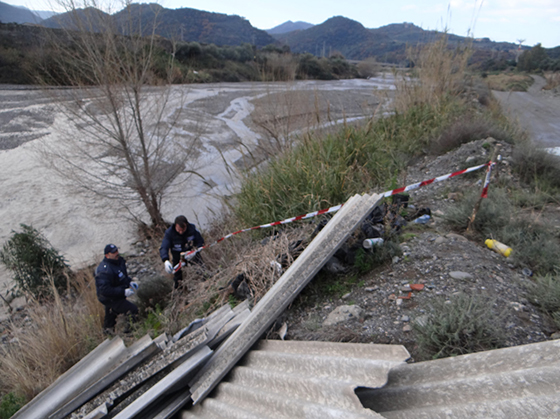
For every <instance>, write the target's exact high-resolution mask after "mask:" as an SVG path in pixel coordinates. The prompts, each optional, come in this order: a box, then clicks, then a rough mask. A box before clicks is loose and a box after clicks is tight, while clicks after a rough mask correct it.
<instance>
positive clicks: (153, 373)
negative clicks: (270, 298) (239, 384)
mask: <svg viewBox="0 0 560 419" xmlns="http://www.w3.org/2000/svg"><path fill="white" fill-rule="evenodd" d="M249 314H250V310H249V304H248V302H244V303H242V304H240V305H238V306H237V307H235V308H234V309H233V310H232V309H231V308H230V306H229V305H226V306H224V307H222V308H220V309H218V310H216V311H215V312H213V313H212V314H211V315H210V316H208V317H207V318H204V319H201V320H195V321H194V322H192V323H191V324H189V325H188V326H187V327H185V328H184V329H182V330H181V331H179V332H178V333H176V334H175V335H174V336H167V335H166V334H163V335H160V336H158V337H157V338H156V339H154V340H152V339H151V338H150V336H149V335H146V336H144V337H143V338H141V339H140V340H138V341H137V342H136V343H134V344H133V345H132V346H130V347H129V348H126V347H125V345H124V342H123V340H122V339H121V338H120V337H119V336H116V337H114V338H113V339H111V340H106V341H105V342H103V343H102V344H101V345H99V346H98V347H97V348H96V349H95V350H94V351H92V352H91V353H90V354H89V355H87V356H86V357H85V358H83V359H82V360H81V361H80V362H79V363H77V364H76V365H74V367H72V368H71V369H70V370H68V371H67V372H66V373H65V374H64V375H62V376H61V377H59V378H58V379H57V380H56V381H55V382H54V383H53V384H52V385H51V386H49V387H48V388H47V389H45V390H44V391H43V392H41V393H40V394H39V395H38V396H37V397H35V398H34V399H33V400H32V401H31V402H29V403H28V404H27V405H26V406H24V407H23V408H22V409H21V410H20V411H18V412H17V413H16V414H15V415H14V416H13V417H14V418H29V419H32V418H34V419H36V418H49V419H62V418H66V417H69V418H72V419H78V418H88V419H93V418H102V417H105V416H106V415H108V414H109V412H110V415H111V417H115V418H116V417H118V418H121V419H122V418H132V417H151V418H161V419H164V418H168V417H171V416H172V415H173V414H175V413H176V412H177V411H178V410H179V409H180V408H181V407H182V406H183V405H184V404H185V403H187V402H188V401H189V400H190V393H189V392H188V391H185V389H186V386H187V383H188V382H189V380H190V379H191V378H192V377H193V376H194V374H195V373H196V372H197V371H198V370H199V369H200V367H201V366H202V365H203V364H204V362H205V361H207V360H208V358H209V357H210V356H211V354H212V352H213V349H215V348H216V347H217V346H218V345H219V344H220V343H221V342H223V340H224V339H225V338H227V336H229V335H230V334H231V333H232V332H233V331H234V330H235V328H237V327H238V326H239V325H240V324H241V322H243V320H244V319H246V318H247V317H248V316H249ZM140 413H141V416H139V415H140Z"/></svg>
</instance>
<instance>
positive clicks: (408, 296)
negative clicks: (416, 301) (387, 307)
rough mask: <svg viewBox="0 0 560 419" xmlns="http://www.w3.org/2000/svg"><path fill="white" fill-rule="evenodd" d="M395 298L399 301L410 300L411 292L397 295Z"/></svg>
mask: <svg viewBox="0 0 560 419" xmlns="http://www.w3.org/2000/svg"><path fill="white" fill-rule="evenodd" d="M397 298H398V299H400V300H410V299H411V298H412V292H410V291H409V292H408V294H407V295H399V296H398V297H397Z"/></svg>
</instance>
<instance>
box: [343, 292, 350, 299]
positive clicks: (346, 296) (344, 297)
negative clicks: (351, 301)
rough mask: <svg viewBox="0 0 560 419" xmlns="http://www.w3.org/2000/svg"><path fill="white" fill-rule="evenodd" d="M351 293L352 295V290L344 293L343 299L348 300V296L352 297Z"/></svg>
mask: <svg viewBox="0 0 560 419" xmlns="http://www.w3.org/2000/svg"><path fill="white" fill-rule="evenodd" d="M351 295H352V293H351V292H349V293H347V294H344V295H343V296H342V299H343V300H347V299H348V298H350V296H351Z"/></svg>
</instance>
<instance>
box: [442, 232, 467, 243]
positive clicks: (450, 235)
mask: <svg viewBox="0 0 560 419" xmlns="http://www.w3.org/2000/svg"><path fill="white" fill-rule="evenodd" d="M445 237H447V238H448V239H453V240H457V241H461V242H468V241H469V240H468V239H467V238H466V237H463V236H461V235H460V234H455V233H447V234H446V235H445Z"/></svg>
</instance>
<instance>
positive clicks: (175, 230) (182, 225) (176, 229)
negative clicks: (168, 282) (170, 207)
mask: <svg viewBox="0 0 560 419" xmlns="http://www.w3.org/2000/svg"><path fill="white" fill-rule="evenodd" d="M202 246H204V239H203V238H202V235H201V234H200V232H199V231H198V230H197V229H196V226H195V225H194V224H191V223H189V222H188V221H187V217H185V216H184V215H179V216H178V217H177V218H175V222H174V223H173V225H172V226H171V227H169V228H168V229H167V230H165V234H164V236H163V240H162V242H161V247H160V248H159V255H160V257H161V260H162V261H163V263H164V264H165V271H166V272H167V273H172V272H173V267H174V266H176V265H177V264H178V263H180V262H181V252H188V251H189V250H193V249H198V248H199V247H202ZM169 251H171V257H172V260H173V264H172V263H171V262H170V261H169ZM189 262H191V263H197V264H199V265H203V264H204V262H203V261H202V257H201V256H200V254H199V253H196V254H195V255H194V256H193V257H192V259H191V260H189ZM182 280H183V272H182V271H181V269H179V270H177V272H175V274H174V275H173V281H174V282H175V288H178V287H179V285H180V283H181V281H182Z"/></svg>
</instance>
